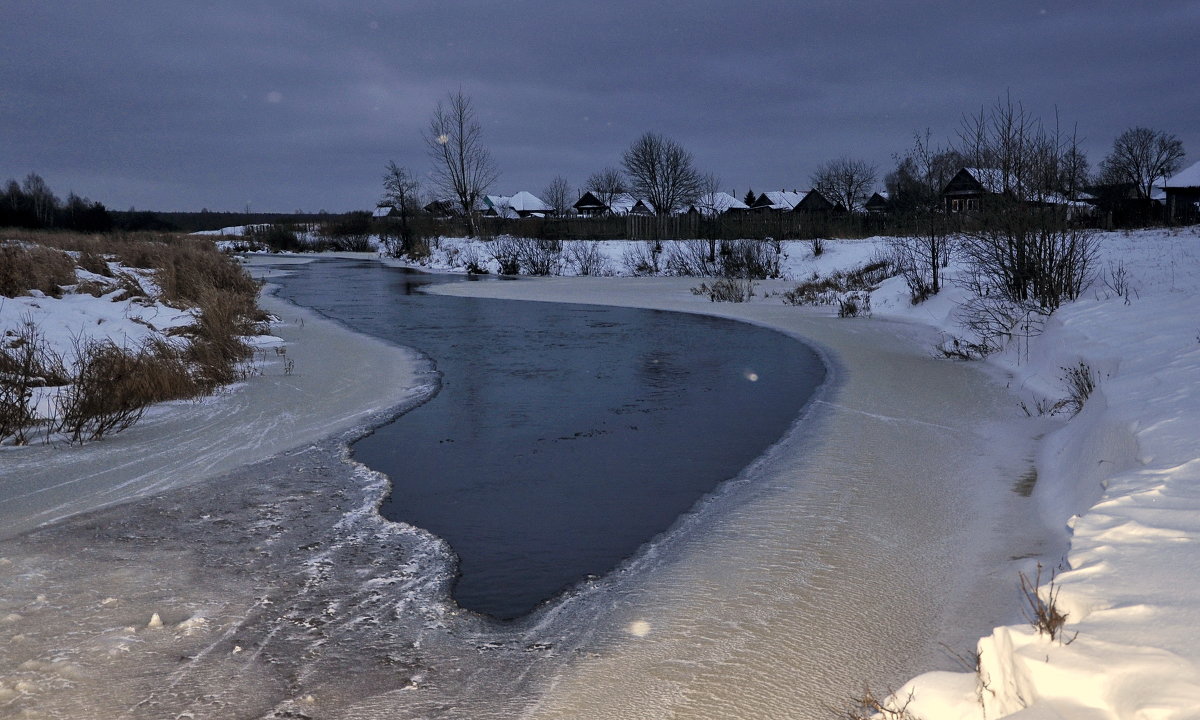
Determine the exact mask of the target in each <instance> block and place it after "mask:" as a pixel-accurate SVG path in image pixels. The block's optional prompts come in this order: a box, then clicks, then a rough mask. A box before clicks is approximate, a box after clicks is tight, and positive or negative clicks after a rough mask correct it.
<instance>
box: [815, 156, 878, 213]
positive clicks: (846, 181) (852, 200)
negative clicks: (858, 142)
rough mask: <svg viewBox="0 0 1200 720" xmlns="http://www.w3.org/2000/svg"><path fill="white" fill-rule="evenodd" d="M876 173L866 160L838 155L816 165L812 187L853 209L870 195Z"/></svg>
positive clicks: (859, 206) (859, 205) (858, 206)
mask: <svg viewBox="0 0 1200 720" xmlns="http://www.w3.org/2000/svg"><path fill="white" fill-rule="evenodd" d="M878 174H879V171H878V170H877V169H876V168H875V166H874V165H871V164H870V163H868V162H865V161H863V160H854V159H851V158H848V157H840V158H838V159H837V160H830V161H829V162H827V163H824V164H822V165H820V166H819V167H817V171H816V172H814V173H813V174H812V178H811V179H812V185H813V188H814V189H816V190H817V191H818V192H820V193H821V194H822V195H824V196H825V197H826V198H828V199H829V200H832V201H833V202H835V203H841V204H842V206H843V207H845V208H846V209H847V210H850V211H854V210H857V209H859V208H861V207H862V204H863V203H864V202H866V200H867V198H869V197H870V196H871V190H872V189H873V188H874V187H875V180H876V178H877V177H878Z"/></svg>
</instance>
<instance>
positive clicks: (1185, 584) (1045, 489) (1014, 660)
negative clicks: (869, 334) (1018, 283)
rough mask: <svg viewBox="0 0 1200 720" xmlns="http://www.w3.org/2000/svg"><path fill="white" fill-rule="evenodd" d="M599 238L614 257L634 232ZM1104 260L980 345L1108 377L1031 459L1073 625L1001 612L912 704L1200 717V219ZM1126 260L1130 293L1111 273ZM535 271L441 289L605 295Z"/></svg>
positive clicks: (890, 301)
mask: <svg viewBox="0 0 1200 720" xmlns="http://www.w3.org/2000/svg"><path fill="white" fill-rule="evenodd" d="M885 242H886V241H885V240H883V239H871V240H866V241H845V242H841V241H830V242H829V243H828V245H827V247H828V250H827V252H826V253H824V254H823V255H822V256H821V257H819V258H813V257H812V256H811V253H810V252H808V251H807V245H806V244H804V243H787V244H786V245H785V247H786V252H787V254H788V259H787V261H786V262H785V265H784V267H785V268H786V272H787V273H788V275H789V276H790V277H792V278H795V279H803V278H805V277H808V276H809V275H811V273H813V272H817V273H821V274H826V273H828V272H829V271H831V270H833V269H835V268H846V267H848V266H852V265H855V264H861V263H863V262H865V261H867V260H869V259H870V258H872V257H873V256H874V255H875V253H876V250H877V249H879V248H880V246H882V245H883V244H885ZM472 245H478V244H477V243H473V242H472V241H464V240H456V241H449V242H444V243H443V248H447V247H448V248H451V249H450V250H449V252H447V251H446V250H442V251H441V255H440V256H439V255H437V254H435V257H434V260H433V264H439V263H440V264H448V265H452V264H453V261H454V260H455V259H457V258H461V257H462V256H463V255H464V254H482V253H483V252H484V249H483V248H480V247H476V248H475V249H468V248H471V246H472ZM605 245H606V246H607V249H606V252H607V254H608V256H609V259H610V262H611V263H612V265H613V266H614V268H619V267H620V261H621V258H622V257H623V256H624V254H625V253H626V252H627V250H626V248H624V247H621V244H605ZM1099 260H1100V261H1099V263H1098V270H1099V276H1098V278H1097V280H1096V282H1095V283H1094V284H1093V285H1092V287H1091V288H1089V289H1088V291H1087V292H1085V293H1084V295H1083V297H1081V298H1080V299H1079V300H1078V301H1076V302H1073V303H1069V304H1068V305H1066V306H1064V307H1063V308H1061V309H1060V310H1059V311H1058V312H1056V313H1055V314H1054V316H1053V317H1052V319H1051V320H1050V322H1049V323H1048V324H1047V325H1046V327H1045V329H1044V332H1042V333H1041V334H1040V335H1038V336H1036V337H1033V338H1030V339H1029V340H1028V341H1025V340H1022V341H1020V342H1014V343H1011V344H1010V346H1009V347H1008V348H1006V349H1005V351H1004V352H1002V353H998V354H995V355H992V356H991V357H989V358H988V360H987V361H986V362H987V363H988V364H989V365H991V366H993V367H995V368H996V369H998V370H1000V371H1002V372H1003V373H1005V374H1006V375H1007V376H1008V377H1009V378H1010V379H1009V381H1008V384H1009V386H1010V388H1011V390H1012V392H1013V394H1014V395H1015V397H1014V399H1013V402H1014V403H1016V402H1018V401H1020V402H1023V403H1024V404H1025V406H1026V407H1028V408H1030V409H1034V408H1037V407H1038V404H1039V401H1040V402H1041V403H1042V405H1043V407H1044V406H1046V405H1048V404H1049V402H1053V401H1055V400H1057V399H1060V398H1062V397H1064V396H1066V395H1067V394H1068V391H1067V388H1066V387H1065V386H1064V380H1063V376H1064V372H1065V370H1066V369H1068V368H1076V367H1078V366H1079V364H1080V363H1081V362H1082V363H1084V364H1085V365H1087V366H1088V367H1089V368H1090V369H1091V370H1092V372H1093V374H1094V377H1095V378H1096V381H1097V382H1096V384H1097V388H1096V390H1095V391H1094V392H1093V393H1092V394H1091V396H1090V397H1089V399H1088V401H1087V402H1086V404H1085V406H1084V408H1083V410H1082V412H1080V413H1079V415H1077V416H1076V417H1074V418H1073V419H1071V420H1070V421H1069V422H1066V423H1065V424H1063V425H1062V426H1061V427H1058V428H1057V429H1054V430H1053V431H1052V432H1050V433H1049V434H1047V435H1046V436H1045V437H1044V438H1043V439H1042V441H1041V443H1040V449H1039V451H1038V454H1037V458H1036V469H1037V475H1036V477H1037V481H1036V485H1035V486H1034V489H1033V496H1034V499H1035V500H1036V501H1037V506H1038V509H1039V510H1040V512H1041V514H1042V517H1043V519H1044V521H1045V522H1046V523H1047V524H1048V525H1049V526H1050V527H1051V528H1057V529H1058V530H1059V531H1060V532H1061V533H1062V535H1063V537H1064V538H1066V539H1067V540H1068V541H1069V544H1070V551H1069V553H1068V554H1067V555H1066V557H1064V558H1063V559H1062V565H1061V570H1060V571H1059V574H1058V575H1057V576H1056V577H1055V581H1054V587H1055V588H1056V591H1057V593H1058V594H1057V605H1058V607H1059V609H1060V610H1061V611H1063V612H1065V613H1066V614H1067V621H1066V628H1065V636H1064V638H1065V639H1064V640H1062V641H1059V640H1050V639H1049V638H1048V637H1045V636H1040V635H1038V634H1037V632H1036V631H1034V630H1033V629H1032V628H1031V627H1030V626H1029V625H1025V624H1014V625H1008V626H1004V627H998V628H996V629H995V630H994V631H993V633H992V634H991V635H989V636H987V637H985V638H983V639H982V640H981V641H980V642H979V644H978V647H977V648H976V649H975V652H977V653H978V654H979V657H980V669H979V672H978V673H969V672H968V673H944V672H943V673H931V674H928V675H925V676H921V677H919V678H917V679H915V680H914V681H913V682H912V683H911V684H910V685H908V686H905V687H903V688H901V689H900V690H899V692H898V698H900V699H901V700H905V699H907V698H908V696H909V695H910V693H911V695H912V698H913V699H912V701H911V703H910V704H909V705H908V707H907V709H908V711H909V712H910V713H911V714H912V715H914V716H916V717H922V718H926V719H927V720H932V719H934V718H995V717H1000V716H1005V715H1009V714H1014V713H1016V714H1018V716H1019V717H1022V718H1052V717H1053V718H1057V717H1070V718H1083V717H1086V718H1122V719H1124V718H1130V719H1132V718H1150V717H1153V718H1192V717H1200V549H1198V548H1197V547H1196V543H1197V542H1198V541H1200V229H1197V228H1188V229H1182V230H1170V231H1169V230H1148V231H1140V232H1131V233H1121V232H1112V233H1103V234H1102V235H1101V236H1100V258H1099ZM954 271H955V268H953V267H952V268H951V269H950V273H951V274H953V273H954ZM1122 271H1123V272H1124V274H1125V276H1126V277H1125V281H1126V282H1127V284H1128V285H1129V286H1130V288H1131V291H1130V292H1129V293H1127V297H1122V296H1119V295H1118V294H1117V293H1116V292H1115V291H1114V290H1113V289H1112V287H1110V285H1116V284H1117V283H1116V282H1115V281H1113V275H1114V274H1120V273H1121V272H1122ZM1106 279H1108V280H1109V284H1107V285H1106V283H1105V280H1106ZM542 282H543V284H544V285H546V286H549V289H547V290H544V291H542V292H540V293H537V292H529V291H523V290H522V289H521V288H522V284H513V283H505V284H500V285H486V286H481V285H479V284H469V285H463V286H450V287H447V288H443V289H442V290H443V291H446V292H470V293H480V292H486V293H489V294H503V296H506V297H531V296H537V295H540V296H541V297H542V298H543V299H556V300H568V299H570V298H571V297H575V298H578V299H580V300H589V301H593V302H604V301H606V299H605V297H604V295H605V294H606V293H604V292H602V291H601V292H588V291H584V292H578V291H577V290H579V288H576V290H569V289H567V288H566V287H565V286H564V285H562V283H563V281H561V280H545V281H542ZM575 282H576V283H578V282H580V281H575ZM609 282H610V283H624V282H625V281H619V280H617V281H609ZM643 284H644V283H643ZM789 284H790V283H786V282H778V281H764V282H763V283H761V284H760V285H759V288H758V289H757V291H756V292H757V294H758V296H757V297H756V298H754V299H753V300H752V302H751V304H752V305H753V304H762V303H774V302H778V299H777V298H774V297H770V296H769V295H770V294H771V293H772V291H773V290H775V291H778V290H779V289H782V288H786V287H787V286H788V285H789ZM614 289H615V288H614ZM588 290H589V291H594V290H595V287H594V286H593V285H591V284H590V283H589V286H588ZM639 293H640V291H639V290H638V289H637V287H636V286H622V287H620V289H616V292H615V293H613V294H615V295H616V297H615V298H614V297H612V296H611V294H610V296H609V297H608V299H607V301H610V302H611V301H613V300H614V299H615V300H616V301H617V302H621V303H622V304H625V303H629V304H644V305H652V306H660V305H662V300H661V298H659V297H652V296H656V295H659V294H658V293H655V292H650V293H648V294H645V295H643V294H639ZM764 295H767V297H764ZM964 297H965V293H964V292H963V291H962V290H960V289H957V288H953V287H952V288H950V289H949V290H947V291H946V292H944V293H943V294H942V295H941V296H939V297H936V298H934V299H933V300H931V301H929V302H926V303H923V304H921V305H917V306H913V305H911V304H910V303H909V302H908V301H907V296H906V288H905V286H904V284H903V282H902V281H900V280H899V279H893V280H891V281H888V282H886V283H884V285H883V286H882V287H880V288H879V289H878V290H877V291H875V292H874V293H873V295H872V307H873V309H874V316H875V317H876V318H879V319H883V318H889V319H897V320H907V321H912V322H917V323H922V324H926V325H929V326H931V327H933V328H935V329H937V330H939V331H942V332H944V333H946V334H961V333H962V332H963V330H962V328H961V327H959V325H958V319H957V316H956V312H955V311H956V304H957V302H959V301H961V300H962V299H963V298H964ZM829 312H832V309H830V310H829ZM744 314H746V315H747V316H754V315H755V313H753V312H747V313H744ZM848 322H849V321H848ZM931 352H932V348H931ZM947 362H950V361H947ZM1047 401H1049V402H1047ZM1030 422H1034V420H1032V419H1031V421H1030ZM1055 569H1056V568H1053V567H1050V568H1047V575H1046V576H1045V577H1044V579H1046V578H1048V575H1049V573H1050V572H1052V571H1054V570H1055ZM1025 572H1026V573H1027V574H1028V575H1029V576H1030V577H1031V578H1032V577H1033V576H1034V574H1035V572H1036V571H1035V570H1034V569H1032V568H1025ZM1012 582H1013V584H1014V586H1015V585H1016V584H1017V578H1016V577H1014V578H1012ZM1048 592H1049V588H1048V587H1046V586H1043V595H1044V596H1045V594H1046V593H1048ZM964 656H966V657H968V658H969V657H970V652H969V651H968V652H965V653H964ZM864 679H865V678H864Z"/></svg>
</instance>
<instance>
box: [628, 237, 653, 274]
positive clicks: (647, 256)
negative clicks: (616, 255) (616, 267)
mask: <svg viewBox="0 0 1200 720" xmlns="http://www.w3.org/2000/svg"><path fill="white" fill-rule="evenodd" d="M660 255H662V246H661V245H659V244H658V243H655V242H639V243H634V244H633V245H631V246H629V247H628V248H626V249H625V252H624V253H622V254H621V264H622V265H623V266H624V267H625V270H626V271H627V272H628V273H629V274H630V275H633V276H635V277H643V276H646V275H658V274H659V273H660V272H662V268H661V267H660V265H659V256H660Z"/></svg>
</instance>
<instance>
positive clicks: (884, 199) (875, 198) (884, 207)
mask: <svg viewBox="0 0 1200 720" xmlns="http://www.w3.org/2000/svg"><path fill="white" fill-rule="evenodd" d="M891 209H892V206H891V203H889V202H888V194H887V191H886V190H880V191H879V192H876V193H872V194H871V197H869V198H867V201H866V202H865V203H863V210H866V211H867V214H868V215H886V214H888V213H889V212H890V211H891Z"/></svg>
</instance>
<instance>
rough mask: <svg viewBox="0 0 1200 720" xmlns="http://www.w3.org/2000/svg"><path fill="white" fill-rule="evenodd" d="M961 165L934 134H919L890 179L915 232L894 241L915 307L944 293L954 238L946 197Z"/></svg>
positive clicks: (892, 246) (898, 203)
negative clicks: (944, 273)
mask: <svg viewBox="0 0 1200 720" xmlns="http://www.w3.org/2000/svg"><path fill="white" fill-rule="evenodd" d="M956 161H957V156H956V155H954V154H953V153H948V152H947V151H945V150H943V149H942V148H940V147H935V146H934V145H933V140H932V134H931V133H930V132H929V131H928V130H926V131H925V134H924V135H921V134H920V133H914V135H913V146H912V148H911V149H910V150H909V151H908V152H907V153H906V154H905V155H904V156H903V157H902V158H901V159H900V163H899V165H898V167H897V169H896V172H895V173H893V174H892V175H891V177H890V178H889V183H888V185H889V188H890V189H891V193H892V197H893V198H894V200H895V202H896V205H895V206H896V207H897V208H898V212H900V213H902V214H903V215H904V216H906V219H908V220H909V221H910V222H911V223H912V227H913V230H914V231H913V233H912V234H911V235H903V236H899V237H895V238H892V239H891V240H890V241H889V246H890V250H891V254H892V259H893V261H894V262H895V263H896V265H897V267H898V269H899V270H900V272H901V274H902V275H903V276H904V279H905V281H906V282H907V283H908V291H909V295H910V296H911V298H912V301H913V302H919V301H921V300H924V299H925V298H927V297H929V296H930V295H936V294H938V293H939V292H941V289H942V269H943V268H944V267H945V266H946V264H947V263H948V262H949V260H950V253H951V251H952V249H953V244H954V235H953V234H952V233H951V232H950V226H949V222H948V218H947V217H946V212H945V207H944V206H943V204H942V195H941V193H942V189H943V188H945V186H946V183H948V182H949V181H950V178H952V177H953V176H954V174H955V173H956V172H957V171H958V167H956V166H955V165H956Z"/></svg>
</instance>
